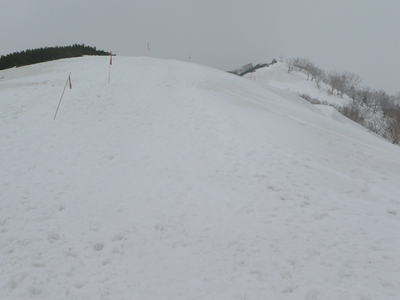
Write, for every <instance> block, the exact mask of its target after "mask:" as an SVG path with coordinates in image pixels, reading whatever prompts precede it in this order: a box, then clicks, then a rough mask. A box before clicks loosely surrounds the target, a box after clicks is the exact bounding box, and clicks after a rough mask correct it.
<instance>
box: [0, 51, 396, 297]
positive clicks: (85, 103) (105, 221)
mask: <svg viewBox="0 0 400 300" xmlns="http://www.w3.org/2000/svg"><path fill="white" fill-rule="evenodd" d="M69 72H71V73H72V75H71V76H72V83H73V89H72V90H67V91H66V93H65V95H64V99H63V102H62V104H61V106H60V110H59V113H58V115H57V119H56V120H53V116H54V111H55V108H56V105H57V104H58V100H59V97H60V93H61V91H62V87H63V85H64V84H65V80H66V77H67V76H68V74H69ZM107 72H108V65H107V58H102V57H84V58H79V59H69V60H61V61H56V62H50V63H45V64H39V65H35V66H30V67H23V68H18V69H11V70H6V71H1V74H0V75H1V76H4V77H5V78H4V79H2V80H1V81H0V105H1V110H0V122H1V126H0V138H1V145H2V147H1V148H0V163H1V168H0V169H1V171H0V172H1V173H0V180H1V181H0V203H1V207H0V257H1V259H0V289H1V290H0V299H307V300H310V299H397V297H398V295H399V294H400V279H399V277H398V270H399V269H400V257H399V254H398V249H400V239H399V235H398V232H399V229H400V228H399V227H400V219H399V215H400V210H399V207H400V200H399V198H398V195H399V194H400V193H399V192H400V187H399V185H398V183H399V182H400V155H399V154H400V150H399V148H398V147H395V146H393V145H391V144H389V143H388V142H386V141H383V140H382V139H379V138H377V137H376V136H374V135H371V134H369V133H368V132H366V131H365V130H364V129H361V128H360V127H359V126H357V125H355V124H354V123H352V122H344V121H343V122H340V121H339V122H338V121H337V120H335V118H334V117H331V116H332V114H331V115H330V114H329V113H327V112H324V111H321V110H319V109H318V107H317V106H315V107H314V106H312V105H311V104H309V103H307V102H306V101H304V100H302V99H301V98H299V97H297V96H293V95H291V94H289V93H287V92H286V91H282V90H278V89H277V88H276V87H268V86H259V85H257V84H256V83H254V82H252V81H249V80H245V79H243V78H239V77H236V76H233V75H231V74H226V73H224V72H220V71H217V70H213V69H210V68H206V67H201V66H197V65H193V64H188V63H182V62H176V61H168V60H158V59H151V58H128V57H115V59H114V64H113V66H112V69H111V72H112V73H111V84H110V85H107V75H108V74H107ZM1 76H0V77H1ZM276 76H278V75H276ZM279 76H280V75H279ZM282 76H283V75H282ZM103 77H104V78H103ZM336 119H337V118H336Z"/></svg>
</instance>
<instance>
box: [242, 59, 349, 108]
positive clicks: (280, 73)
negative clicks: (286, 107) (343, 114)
mask: <svg viewBox="0 0 400 300" xmlns="http://www.w3.org/2000/svg"><path fill="white" fill-rule="evenodd" d="M244 77H245V78H248V79H251V80H253V81H255V82H257V83H259V84H261V85H266V86H268V87H276V88H278V89H282V90H286V91H289V92H291V93H293V94H296V95H297V94H300V95H301V94H306V95H309V96H310V97H312V98H315V99H318V100H319V101H321V102H327V103H329V104H335V105H339V106H341V105H343V104H347V103H348V102H349V100H350V99H349V98H348V97H347V96H346V95H345V96H344V97H343V98H340V97H339V96H337V95H330V94H329V93H328V86H327V85H326V84H325V83H323V82H321V83H320V85H319V88H318V87H317V85H316V83H315V82H314V81H311V80H307V75H306V74H304V73H303V72H301V71H296V70H293V71H291V72H290V73H288V67H287V65H286V64H285V63H283V62H277V63H275V64H272V65H270V66H268V67H265V68H260V69H257V70H256V71H255V72H253V73H248V74H246V75H245V76H244Z"/></svg>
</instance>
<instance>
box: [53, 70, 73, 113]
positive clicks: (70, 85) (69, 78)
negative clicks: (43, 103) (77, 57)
mask: <svg viewBox="0 0 400 300" xmlns="http://www.w3.org/2000/svg"><path fill="white" fill-rule="evenodd" d="M68 82H69V88H70V89H72V83H71V73H69V75H68V79H67V81H66V82H65V86H64V90H63V92H62V94H61V98H60V101H59V102H58V106H57V110H56V113H55V114H54V119H53V120H55V119H56V117H57V112H58V109H59V108H60V104H61V100H62V98H63V96H64V93H65V89H66V88H67V84H68Z"/></svg>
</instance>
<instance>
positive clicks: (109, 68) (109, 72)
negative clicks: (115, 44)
mask: <svg viewBox="0 0 400 300" xmlns="http://www.w3.org/2000/svg"><path fill="white" fill-rule="evenodd" d="M111 66H112V51H111V52H110V65H109V67H108V84H110V75H111Z"/></svg>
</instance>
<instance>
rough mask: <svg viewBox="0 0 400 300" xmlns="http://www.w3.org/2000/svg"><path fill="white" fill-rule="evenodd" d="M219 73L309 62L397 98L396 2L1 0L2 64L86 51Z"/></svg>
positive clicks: (399, 9)
mask: <svg viewBox="0 0 400 300" xmlns="http://www.w3.org/2000/svg"><path fill="white" fill-rule="evenodd" d="M147 42H149V43H150V50H151V51H150V56H152V57H160V58H173V59H178V60H188V58H189V55H190V56H191V61H192V62H195V63H199V64H203V65H207V66H211V67H215V68H218V69H222V70H232V69H235V68H239V67H240V66H242V65H244V64H246V63H249V62H252V63H259V62H267V61H270V60H272V59H273V58H276V59H279V58H280V57H283V59H287V58H290V57H304V58H308V59H310V60H311V61H312V62H313V63H314V64H316V65H317V66H319V67H320V68H322V69H323V70H325V71H329V70H338V71H350V72H353V73H356V74H359V75H360V76H361V77H362V79H363V82H362V85H367V86H370V87H372V88H375V89H384V90H386V91H387V92H388V93H389V94H395V93H397V92H399V91H400V1H399V0H381V1H376V0H126V1H125V0H1V7H0V55H6V54H9V53H12V52H15V51H22V50H26V49H33V48H39V47H45V46H66V45H71V44H74V43H79V44H81V43H84V44H86V45H90V46H96V47H97V48H98V49H101V50H106V51H109V50H112V51H113V52H114V53H116V54H117V55H128V56H145V55H146V52H147Z"/></svg>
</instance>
